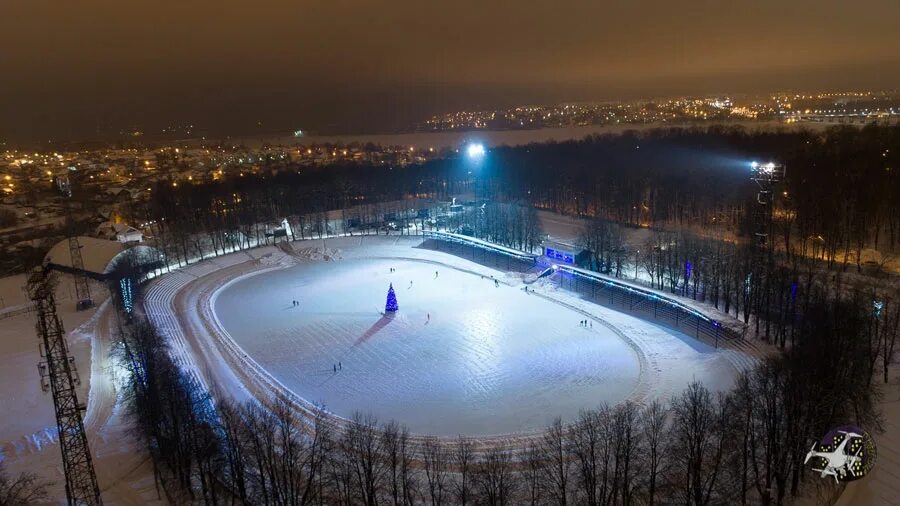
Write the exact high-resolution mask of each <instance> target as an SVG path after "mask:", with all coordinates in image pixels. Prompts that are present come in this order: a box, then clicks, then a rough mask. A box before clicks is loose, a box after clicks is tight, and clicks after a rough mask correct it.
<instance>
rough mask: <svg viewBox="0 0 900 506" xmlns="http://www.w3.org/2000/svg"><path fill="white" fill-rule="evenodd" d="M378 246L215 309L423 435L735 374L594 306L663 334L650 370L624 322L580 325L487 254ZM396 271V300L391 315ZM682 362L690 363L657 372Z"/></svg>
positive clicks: (316, 380)
mask: <svg viewBox="0 0 900 506" xmlns="http://www.w3.org/2000/svg"><path fill="white" fill-rule="evenodd" d="M344 246H346V245H344ZM407 248H409V246H405V247H404V249H407ZM351 249H352V248H351ZM392 249H393V250H396V249H397V248H396V247H394V248H392ZM376 250H377V248H376ZM376 250H372V249H369V250H368V253H369V254H372V255H373V256H372V257H365V256H361V255H359V254H357V255H350V258H345V259H342V260H337V261H331V262H325V261H314V262H302V263H300V264H298V265H295V266H292V267H288V268H286V269H279V270H268V271H265V272H262V273H258V274H255V275H250V276H246V277H243V278H240V279H238V280H236V281H234V282H232V283H230V284H228V285H227V286H225V287H224V288H223V289H222V290H221V291H219V292H218V294H217V295H216V297H215V299H214V310H215V313H216V315H217V318H218V320H219V322H220V323H221V325H222V327H223V328H224V330H225V331H227V332H228V334H229V335H230V336H231V337H232V338H233V339H234V341H235V342H236V343H237V344H238V345H239V346H240V347H241V348H243V349H244V350H245V351H246V352H247V354H249V355H250V357H252V358H253V359H254V360H255V361H256V362H257V363H259V364H260V365H262V367H264V368H265V369H266V370H267V371H268V372H269V373H270V374H271V375H272V376H274V377H275V378H276V379H277V380H278V381H279V382H281V383H282V384H283V385H284V386H286V387H287V388H288V389H290V390H292V391H293V392H294V393H296V394H297V395H299V396H301V397H303V398H305V399H306V400H308V401H311V402H314V403H318V404H321V405H323V406H324V407H325V408H326V409H327V410H328V411H331V412H333V413H335V414H337V415H339V416H342V417H350V416H351V415H352V414H353V413H354V412H355V411H359V412H363V413H371V414H374V415H376V416H377V417H378V418H379V420H382V421H387V420H391V419H393V420H397V421H399V422H401V423H403V424H405V425H406V426H407V427H409V429H410V430H411V431H412V432H414V433H418V434H431V435H442V436H449V435H455V434H466V435H471V436H484V435H496V434H509V433H514V432H521V431H531V430H539V429H542V428H544V427H546V426H547V425H549V424H550V423H552V421H553V420H554V419H555V418H556V417H561V418H562V419H563V420H564V421H571V420H572V419H574V418H575V417H576V416H577V414H578V412H579V411H580V410H582V409H589V408H593V407H597V406H598V405H600V404H601V403H604V402H607V403H610V404H615V403H618V402H622V401H624V400H626V399H628V398H630V397H632V396H633V395H634V394H635V392H636V389H637V387H638V386H639V383H640V380H641V378H642V375H646V374H647V373H652V374H653V377H654V378H655V381H662V382H664V383H665V385H656V386H655V388H656V390H655V393H656V394H659V395H669V394H671V393H674V392H675V391H679V390H680V389H681V388H683V387H684V386H685V385H686V384H687V382H688V381H690V380H691V379H695V378H696V379H699V380H701V381H705V382H706V381H707V380H711V381H709V382H710V383H712V385H710V386H712V387H713V388H714V389H719V388H720V387H721V388H724V387H727V386H728V385H729V384H730V380H731V377H732V376H733V375H734V369H733V368H732V367H731V366H730V365H729V364H728V363H727V361H725V360H724V359H723V358H722V357H721V356H720V354H719V353H718V352H716V351H715V350H712V349H711V348H710V347H707V346H705V345H702V344H701V343H699V342H696V341H694V342H691V341H693V340H692V339H690V338H687V337H686V336H683V335H679V336H676V335H674V334H672V333H670V332H668V331H666V330H664V329H661V328H660V327H658V326H656V325H653V324H650V323H646V322H642V321H640V320H637V319H635V318H632V317H629V316H626V315H622V314H620V313H615V312H613V311H610V310H607V309H605V308H600V307H599V306H595V307H596V308H597V310H598V314H599V313H601V312H602V313H603V314H605V315H606V316H607V317H610V318H607V317H603V319H604V320H605V321H609V320H610V319H614V320H615V322H612V323H613V325H615V326H616V327H617V328H619V329H620V330H622V331H623V332H626V333H628V332H634V333H637V334H641V336H642V339H643V340H644V342H646V341H647V340H651V341H652V342H653V343H654V345H658V346H659V348H658V349H657V350H654V351H653V352H652V353H651V354H652V355H653V357H652V358H653V360H652V361H651V362H650V364H651V366H650V367H654V368H657V370H654V371H642V366H641V363H642V362H641V359H640V358H639V355H638V352H637V351H636V350H635V348H634V347H633V345H630V344H629V343H628V342H626V341H625V340H624V339H623V338H622V336H620V335H617V334H616V332H614V331H612V330H611V329H609V328H607V327H606V326H604V325H601V324H600V322H599V321H594V322H593V327H592V328H591V327H590V326H588V327H583V326H581V325H580V323H579V322H580V321H581V320H583V319H585V316H584V315H583V314H582V313H580V312H578V311H575V310H573V309H569V308H567V307H565V306H564V305H561V304H558V303H556V302H554V301H552V300H548V299H547V298H545V297H541V296H538V295H534V294H527V293H526V292H525V291H524V290H523V285H521V284H520V283H515V286H509V285H507V284H504V283H501V284H500V286H499V287H496V286H495V284H494V282H493V281H492V280H491V279H490V278H489V277H486V278H482V276H481V275H480V274H475V273H474V272H473V271H477V272H484V271H485V268H484V267H483V266H480V265H476V264H469V265H470V266H472V267H473V269H471V270H469V269H467V265H466V264H468V262H467V261H465V260H462V259H459V258H456V257H453V259H452V260H453V261H452V262H451V263H452V264H453V265H454V266H456V267H462V269H457V268H454V267H450V266H448V265H444V264H442V263H435V261H437V262H440V260H441V259H442V258H445V257H449V255H446V254H443V253H438V252H430V251H423V250H421V249H418V250H417V256H420V257H422V256H424V257H426V258H424V259H421V260H417V259H400V258H386V256H387V255H385V257H382V256H376V255H378V254H379V253H387V252H386V251H385V252H382V251H376ZM345 251H346V250H345ZM348 253H349V252H348ZM401 256H402V255H401ZM392 268H393V269H394V270H395V271H394V272H391V269H392ZM436 271H437V276H435V272H436ZM494 272H496V274H497V275H498V276H501V275H502V273H500V272H499V271H494ZM390 283H393V286H394V289H395V291H396V293H397V299H398V302H399V306H400V310H399V311H398V312H397V313H396V314H394V315H389V316H385V315H384V314H383V312H384V304H385V299H386V295H387V290H388V286H389V284H390ZM294 300H297V301H299V306H297V307H295V306H294V305H293V301H294ZM657 358H662V359H663V360H662V362H660V361H659V360H656V359H657ZM644 363H645V365H644V368H647V367H648V366H647V365H646V364H647V362H646V359H645V360H644ZM336 364H340V369H339V370H338V371H337V372H335V371H334V366H335V365H336ZM676 364H677V366H678V367H679V368H680V369H681V370H680V371H665V372H662V373H661V371H659V370H658V368H659V367H667V366H675V365H676ZM643 378H644V379H646V376H643ZM645 393H646V392H645Z"/></svg>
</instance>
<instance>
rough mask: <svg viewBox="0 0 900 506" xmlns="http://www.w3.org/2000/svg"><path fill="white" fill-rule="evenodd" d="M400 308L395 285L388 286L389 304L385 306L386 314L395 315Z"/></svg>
mask: <svg viewBox="0 0 900 506" xmlns="http://www.w3.org/2000/svg"><path fill="white" fill-rule="evenodd" d="M398 309H400V307H399V306H398V305H397V294H396V293H394V284H393V283H391V284H390V285H389V286H388V294H387V302H386V303H385V304H384V312H385V313H394V312H396V311H397V310H398Z"/></svg>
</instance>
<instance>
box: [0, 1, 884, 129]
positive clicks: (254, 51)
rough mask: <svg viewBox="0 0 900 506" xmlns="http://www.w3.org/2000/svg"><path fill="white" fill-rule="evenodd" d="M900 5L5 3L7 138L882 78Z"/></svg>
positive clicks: (366, 119) (285, 124)
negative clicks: (173, 125)
mask: <svg viewBox="0 0 900 506" xmlns="http://www.w3.org/2000/svg"><path fill="white" fill-rule="evenodd" d="M898 18H900V4H898V2H895V1H892V0H862V1H858V2H845V1H840V0H826V1H821V0H819V1H806V0H802V1H792V2H782V1H775V0H763V1H757V2H729V3H722V2H712V1H696V0H692V1H685V2H671V1H665V0H652V1H642V2H626V1H597V2H580V1H579V2H570V1H566V2H537V1H530V0H526V1H517V2H478V1H454V2H445V1H440V2H419V1H407V0H403V1H392V2H363V1H327V2H326V1H311V2H295V1H284V0H278V1H271V0H265V1H261V2H253V3H246V2H233V1H225V2H222V1H215V2H213V1H208V0H204V1H196V2H168V1H162V2H158V1H155V2H146V1H142V2H129V3H127V4H123V3H121V2H113V1H95V0H88V1H84V2H62V3H61V2H56V1H50V0H29V1H9V2H4V5H3V7H2V16H0V44H2V45H3V47H5V48H7V50H5V51H3V52H2V53H0V66H2V68H3V69H4V72H3V74H4V77H3V79H2V80H0V96H2V97H3V99H2V100H0V118H2V119H0V139H6V140H16V141H33V140H43V139H54V140H73V139H74V140H85V139H88V140H103V139H104V138H107V137H109V136H111V135H113V134H115V133H118V132H119V131H121V130H123V129H129V128H138V129H142V130H154V129H161V128H165V127H166V126H167V125H172V124H182V123H183V124H196V125H201V126H202V127H203V128H204V130H205V131H206V132H208V133H211V134H214V135H242V134H255V133H259V132H273V131H279V130H285V129H295V128H305V129H308V130H311V131H314V132H318V133H373V132H390V131H397V130H403V129H405V128H407V127H408V126H409V125H412V124H415V123H417V122H419V121H421V120H423V119H424V118H427V117H428V116H431V115H433V114H442V113H447V112H450V111H455V110H475V109H492V108H497V107H509V106H516V105H528V104H535V103H556V102H561V101H585V100H613V99H632V98H637V97H651V96H672V95H678V94H690V95H703V94H708V93H728V94H732V95H734V94H756V93H761V94H766V93H770V92H775V91H781V90H792V89H800V90H816V91H818V90H836V89H841V90H855V89H874V90H885V89H893V88H895V87H896V83H897V81H898V78H900V56H898V55H900V52H898V48H900V32H898V30H896V20H897V19H898Z"/></svg>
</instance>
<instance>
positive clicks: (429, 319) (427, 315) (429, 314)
mask: <svg viewBox="0 0 900 506" xmlns="http://www.w3.org/2000/svg"><path fill="white" fill-rule="evenodd" d="M425 316H426V317H427V319H428V321H431V313H425Z"/></svg>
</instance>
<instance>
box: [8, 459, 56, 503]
mask: <svg viewBox="0 0 900 506" xmlns="http://www.w3.org/2000/svg"><path fill="white" fill-rule="evenodd" d="M48 486H50V483H49V482H43V481H40V480H39V479H38V477H37V476H36V475H34V474H31V473H23V474H20V475H19V476H17V477H16V478H15V479H13V478H10V477H9V475H7V474H6V470H5V469H4V468H3V463H2V462H0V506H27V505H29V504H34V503H37V502H42V501H44V500H46V499H47V487H48Z"/></svg>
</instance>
